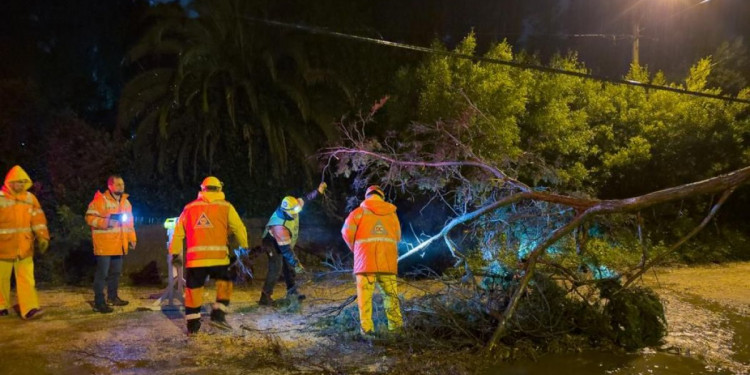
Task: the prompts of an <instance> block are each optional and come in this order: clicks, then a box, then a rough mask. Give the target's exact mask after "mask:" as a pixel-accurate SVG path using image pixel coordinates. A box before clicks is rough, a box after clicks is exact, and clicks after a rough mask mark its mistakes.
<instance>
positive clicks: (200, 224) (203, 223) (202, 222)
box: [193, 212, 214, 229]
mask: <svg viewBox="0 0 750 375" xmlns="http://www.w3.org/2000/svg"><path fill="white" fill-rule="evenodd" d="M213 227H214V225H213V224H212V223H211V220H209V219H208V216H206V213H205V212H202V213H201V216H200V217H199V218H198V221H196V222H195V226H193V228H204V229H205V228H213Z"/></svg>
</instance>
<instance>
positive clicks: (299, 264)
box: [294, 262, 305, 275]
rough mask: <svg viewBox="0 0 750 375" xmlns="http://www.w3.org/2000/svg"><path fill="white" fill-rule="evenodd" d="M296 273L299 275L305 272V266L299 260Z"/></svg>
mask: <svg viewBox="0 0 750 375" xmlns="http://www.w3.org/2000/svg"><path fill="white" fill-rule="evenodd" d="M294 273H296V274H297V275H302V274H304V273H305V267H302V263H300V262H297V265H296V266H294Z"/></svg>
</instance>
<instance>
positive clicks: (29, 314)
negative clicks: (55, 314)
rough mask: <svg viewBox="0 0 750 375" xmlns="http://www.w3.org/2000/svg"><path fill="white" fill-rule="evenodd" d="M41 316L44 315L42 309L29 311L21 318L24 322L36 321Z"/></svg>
mask: <svg viewBox="0 0 750 375" xmlns="http://www.w3.org/2000/svg"><path fill="white" fill-rule="evenodd" d="M42 314H44V310H42V309H31V310H29V312H27V313H26V315H25V316H24V317H23V318H24V319H26V320H31V319H37V318H39V317H40V316H42Z"/></svg>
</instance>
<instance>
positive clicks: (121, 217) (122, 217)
mask: <svg viewBox="0 0 750 375" xmlns="http://www.w3.org/2000/svg"><path fill="white" fill-rule="evenodd" d="M120 221H121V222H123V223H124V222H126V221H128V214H122V216H120Z"/></svg>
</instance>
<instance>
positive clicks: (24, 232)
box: [0, 186, 49, 259]
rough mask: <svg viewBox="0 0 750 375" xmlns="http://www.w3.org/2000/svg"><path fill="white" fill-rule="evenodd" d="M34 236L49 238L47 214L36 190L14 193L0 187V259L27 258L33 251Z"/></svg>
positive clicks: (4, 187)
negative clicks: (36, 194)
mask: <svg viewBox="0 0 750 375" xmlns="http://www.w3.org/2000/svg"><path fill="white" fill-rule="evenodd" d="M34 237H38V238H43V239H45V240H49V231H48V230H47V218H46V217H45V216H44V211H42V207H41V206H40V205H39V201H38V200H37V199H36V197H35V196H34V194H31V193H29V192H27V191H25V192H23V193H21V194H18V195H14V194H12V193H11V190H10V189H9V188H7V187H6V186H3V188H2V191H0V259H24V258H28V257H30V256H32V255H34Z"/></svg>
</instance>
